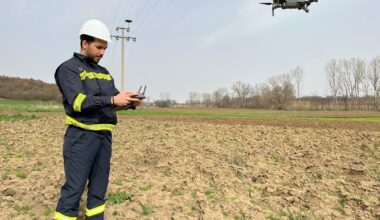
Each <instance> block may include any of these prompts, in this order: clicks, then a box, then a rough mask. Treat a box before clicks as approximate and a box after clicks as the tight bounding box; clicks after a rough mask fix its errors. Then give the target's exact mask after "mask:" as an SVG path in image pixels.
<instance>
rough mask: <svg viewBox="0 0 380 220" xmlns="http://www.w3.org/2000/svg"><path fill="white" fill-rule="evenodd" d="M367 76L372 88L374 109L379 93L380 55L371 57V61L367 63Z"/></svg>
mask: <svg viewBox="0 0 380 220" xmlns="http://www.w3.org/2000/svg"><path fill="white" fill-rule="evenodd" d="M368 78H369V80H370V83H371V86H372V88H373V99H374V101H373V105H374V109H375V110H377V97H378V95H379V84H380V57H379V56H378V57H375V58H373V59H372V60H371V62H370V63H369V66H368Z"/></svg>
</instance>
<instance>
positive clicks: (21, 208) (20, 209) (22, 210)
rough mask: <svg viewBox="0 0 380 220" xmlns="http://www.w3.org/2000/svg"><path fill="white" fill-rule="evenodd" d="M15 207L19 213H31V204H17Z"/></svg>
mask: <svg viewBox="0 0 380 220" xmlns="http://www.w3.org/2000/svg"><path fill="white" fill-rule="evenodd" d="M13 209H14V210H15V211H16V212H17V214H19V215H20V214H22V215H26V214H28V213H29V211H30V207H29V206H19V205H15V206H14V207H13Z"/></svg>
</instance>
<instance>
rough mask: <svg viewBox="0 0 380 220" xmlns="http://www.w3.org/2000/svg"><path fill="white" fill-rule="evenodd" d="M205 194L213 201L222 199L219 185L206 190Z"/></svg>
mask: <svg viewBox="0 0 380 220" xmlns="http://www.w3.org/2000/svg"><path fill="white" fill-rule="evenodd" d="M205 195H206V197H207V199H208V200H210V201H211V202H218V201H220V200H221V199H222V196H223V194H222V192H221V191H220V190H219V189H218V188H217V187H211V188H209V189H208V190H207V191H206V192H205Z"/></svg>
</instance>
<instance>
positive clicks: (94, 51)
mask: <svg viewBox="0 0 380 220" xmlns="http://www.w3.org/2000/svg"><path fill="white" fill-rule="evenodd" d="M79 35H80V43H81V49H80V53H74V56H73V57H72V58H71V59H69V60H68V61H66V62H64V63H63V64H61V65H60V66H59V67H58V68H57V70H56V72H55V80H56V83H57V85H58V87H59V90H60V91H61V93H62V97H63V105H64V109H65V112H66V123H67V124H68V125H69V126H68V128H67V130H66V134H65V137H64V146H63V157H64V169H65V175H66V182H65V184H64V185H63V186H62V188H61V197H60V199H59V201H58V204H57V208H56V212H55V216H54V219H56V220H74V219H76V218H77V215H78V209H79V201H80V198H81V195H82V193H83V191H84V188H85V185H86V183H87V181H88V198H87V208H86V219H103V218H104V210H105V204H106V203H105V193H106V191H107V185H108V177H109V171H110V158H111V151H112V149H111V145H112V135H111V130H112V128H114V127H115V125H116V123H117V119H116V113H115V111H114V109H115V108H116V107H117V108H121V107H125V106H131V107H132V108H135V107H136V106H139V105H140V104H141V101H139V99H136V98H134V97H135V96H136V95H137V93H133V92H121V93H119V92H118V90H117V89H116V88H115V85H114V81H113V78H112V77H111V75H110V74H109V72H108V71H107V69H105V68H104V67H102V66H100V65H98V63H99V61H100V60H101V59H102V57H103V55H104V52H105V50H106V49H107V44H108V42H111V38H110V33H109V31H108V28H107V27H106V26H105V25H104V24H103V23H102V22H100V21H98V20H94V19H93V20H89V21H87V22H85V23H84V24H83V26H82V28H81V30H80V33H79Z"/></svg>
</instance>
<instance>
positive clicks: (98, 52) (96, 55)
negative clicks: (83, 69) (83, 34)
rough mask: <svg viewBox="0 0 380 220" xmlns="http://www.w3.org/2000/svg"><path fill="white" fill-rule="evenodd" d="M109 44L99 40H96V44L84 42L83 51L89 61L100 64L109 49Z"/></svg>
mask: <svg viewBox="0 0 380 220" xmlns="http://www.w3.org/2000/svg"><path fill="white" fill-rule="evenodd" d="M107 45H108V44H107V42H106V41H103V40H99V39H95V41H94V42H90V43H89V42H87V41H83V43H82V47H83V48H82V50H83V52H84V55H86V56H87V57H88V58H89V59H91V60H92V61H94V62H95V63H99V61H100V60H101V59H102V57H103V55H104V52H105V51H106V49H107Z"/></svg>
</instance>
